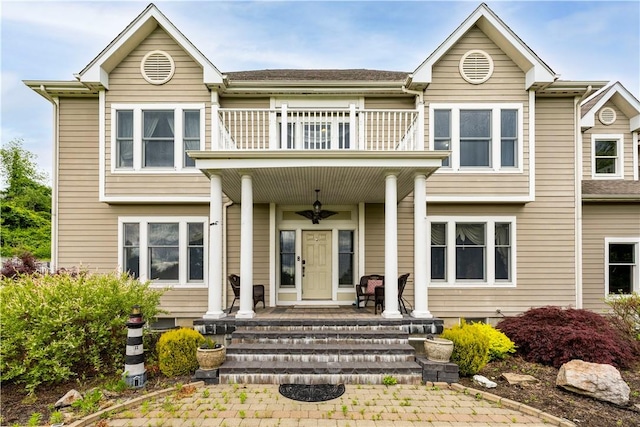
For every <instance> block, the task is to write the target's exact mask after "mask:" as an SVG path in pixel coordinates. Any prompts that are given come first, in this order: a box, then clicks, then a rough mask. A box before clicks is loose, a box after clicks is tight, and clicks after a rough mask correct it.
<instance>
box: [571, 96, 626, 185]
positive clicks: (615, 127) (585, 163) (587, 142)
mask: <svg viewBox="0 0 640 427" xmlns="http://www.w3.org/2000/svg"><path fill="white" fill-rule="evenodd" d="M605 107H611V108H613V110H614V111H615V112H616V116H617V117H616V121H615V123H613V124H612V125H609V126H606V125H603V124H602V123H600V120H599V119H598V114H599V113H600V110H598V111H596V118H595V122H594V123H595V126H594V127H592V128H591V129H589V130H587V131H586V132H584V133H583V134H582V171H583V174H582V179H592V178H591V173H592V165H591V159H592V156H593V155H594V153H593V149H592V148H593V147H592V143H591V138H592V136H593V135H598V134H621V135H623V137H624V155H623V160H624V165H623V167H624V179H625V180H633V150H634V147H633V137H632V135H631V132H630V130H629V128H630V124H629V118H628V117H627V116H625V115H624V113H623V112H622V110H620V109H619V108H618V107H617V106H616V105H615V104H614V103H613V102H611V101H609V102H607V103H605V105H604V106H603V107H602V108H605Z"/></svg>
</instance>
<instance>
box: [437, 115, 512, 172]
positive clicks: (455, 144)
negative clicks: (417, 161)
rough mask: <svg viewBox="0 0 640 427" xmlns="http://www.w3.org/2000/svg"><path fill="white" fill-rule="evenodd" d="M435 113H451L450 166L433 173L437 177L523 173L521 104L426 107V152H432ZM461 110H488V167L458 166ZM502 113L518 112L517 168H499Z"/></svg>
mask: <svg viewBox="0 0 640 427" xmlns="http://www.w3.org/2000/svg"><path fill="white" fill-rule="evenodd" d="M435 110H450V111H451V123H450V124H451V135H450V136H451V146H450V147H449V148H450V151H451V156H450V158H449V167H441V168H440V169H438V170H437V171H436V172H435V173H437V174H450V173H455V174H464V173H474V174H475V173H480V174H482V173H492V174H493V173H498V174H521V173H523V164H522V163H523V158H524V157H523V154H522V153H523V152H524V117H523V112H524V104H522V103H512V102H505V103H495V102H491V103H482V102H477V103H433V102H432V103H430V104H429V150H431V151H435V140H434V139H435V132H434V130H435V129H434V128H435V120H433V117H434V111H435ZM461 110H491V153H490V157H491V166H486V167H485V166H478V167H469V166H464V167H461V166H460V111H461ZM501 110H517V111H518V138H517V139H518V141H517V150H518V153H517V154H518V156H517V157H518V166H516V167H502V166H500V163H501V159H500V149H501V140H500V132H499V130H500V111H501Z"/></svg>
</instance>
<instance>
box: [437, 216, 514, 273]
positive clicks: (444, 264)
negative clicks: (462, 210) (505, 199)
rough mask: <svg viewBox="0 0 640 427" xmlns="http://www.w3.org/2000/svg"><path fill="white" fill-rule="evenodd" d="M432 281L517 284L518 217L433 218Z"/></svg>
mask: <svg viewBox="0 0 640 427" xmlns="http://www.w3.org/2000/svg"><path fill="white" fill-rule="evenodd" d="M430 221H431V242H430V246H431V263H430V266H431V273H430V277H431V281H432V284H434V285H438V284H443V285H444V284H447V285H513V284H515V246H514V242H515V218H513V217H497V218H481V217H430Z"/></svg>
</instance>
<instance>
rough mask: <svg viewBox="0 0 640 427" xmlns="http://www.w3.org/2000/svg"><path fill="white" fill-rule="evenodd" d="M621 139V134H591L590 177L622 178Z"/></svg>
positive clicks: (622, 151) (622, 152)
mask: <svg viewBox="0 0 640 427" xmlns="http://www.w3.org/2000/svg"><path fill="white" fill-rule="evenodd" d="M622 141H623V136H622V135H612V134H606V135H591V153H592V155H591V177H592V178H594V179H598V178H604V179H622V178H624V169H623V160H624V157H623V154H624V150H623V144H622Z"/></svg>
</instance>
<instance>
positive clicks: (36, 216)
mask: <svg viewBox="0 0 640 427" xmlns="http://www.w3.org/2000/svg"><path fill="white" fill-rule="evenodd" d="M23 143H24V141H23V140H22V139H14V140H12V141H10V142H8V143H7V144H5V145H4V146H3V147H2V148H0V175H1V176H2V181H3V188H2V190H1V191H0V203H1V204H2V206H1V211H0V213H1V215H2V221H1V224H2V229H1V230H0V241H1V243H2V256H16V255H21V254H23V253H24V252H31V253H32V254H33V255H35V256H36V257H37V258H38V259H50V258H51V188H50V187H49V186H47V185H46V174H45V173H43V172H41V171H39V170H38V167H37V165H36V163H35V159H36V156H35V154H33V153H31V152H30V151H28V150H26V149H25V148H23Z"/></svg>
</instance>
